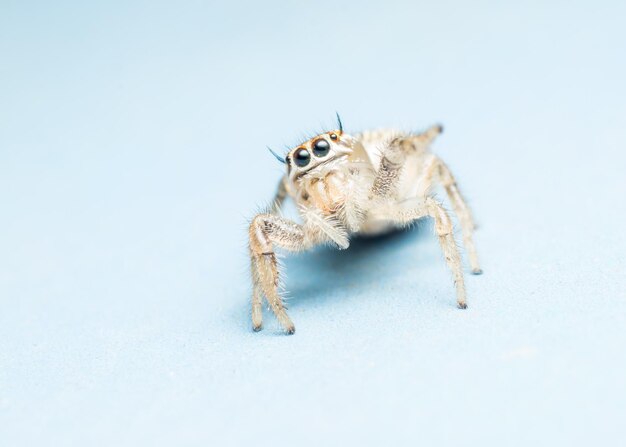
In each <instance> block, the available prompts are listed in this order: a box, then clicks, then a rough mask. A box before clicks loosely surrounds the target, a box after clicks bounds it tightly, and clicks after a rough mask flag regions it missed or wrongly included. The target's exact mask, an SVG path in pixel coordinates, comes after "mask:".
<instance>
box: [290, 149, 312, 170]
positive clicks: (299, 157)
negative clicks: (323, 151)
mask: <svg viewBox="0 0 626 447" xmlns="http://www.w3.org/2000/svg"><path fill="white" fill-rule="evenodd" d="M293 161H294V163H295V164H296V166H300V167H301V168H303V167H304V166H306V165H308V164H309V162H310V161H311V154H310V153H309V151H308V150H306V149H305V148H303V147H301V148H300V149H298V150H297V151H296V152H295V154H293Z"/></svg>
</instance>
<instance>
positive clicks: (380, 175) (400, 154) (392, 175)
mask: <svg viewBox="0 0 626 447" xmlns="http://www.w3.org/2000/svg"><path fill="white" fill-rule="evenodd" d="M442 131H443V129H442V127H441V126H439V125H436V126H432V127H430V128H428V129H427V130H426V131H424V132H422V133H420V134H418V135H406V136H401V137H397V138H394V139H393V140H391V141H390V142H389V145H388V146H387V147H386V148H385V149H384V150H383V153H382V158H381V160H380V164H379V167H378V172H377V174H376V178H375V179H374V184H373V186H372V189H371V191H370V198H372V199H374V200H383V199H389V198H391V199H393V198H396V196H397V187H398V181H399V179H400V174H401V173H402V167H403V166H404V163H405V161H406V159H407V156H408V155H409V154H411V153H424V152H426V151H427V149H428V146H430V144H431V143H432V141H433V140H434V139H435V137H437V135H439V134H440V133H441V132H442Z"/></svg>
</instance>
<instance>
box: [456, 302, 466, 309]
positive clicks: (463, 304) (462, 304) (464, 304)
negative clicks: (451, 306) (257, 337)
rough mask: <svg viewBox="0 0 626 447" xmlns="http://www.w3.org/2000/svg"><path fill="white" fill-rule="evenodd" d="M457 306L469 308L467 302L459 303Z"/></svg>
mask: <svg viewBox="0 0 626 447" xmlns="http://www.w3.org/2000/svg"><path fill="white" fill-rule="evenodd" d="M457 306H459V309H467V303H457Z"/></svg>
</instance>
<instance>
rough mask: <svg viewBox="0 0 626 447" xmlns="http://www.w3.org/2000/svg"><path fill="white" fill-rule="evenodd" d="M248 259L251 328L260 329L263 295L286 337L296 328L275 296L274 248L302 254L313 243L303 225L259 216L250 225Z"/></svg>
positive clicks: (279, 298)
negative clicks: (250, 291)
mask: <svg viewBox="0 0 626 447" xmlns="http://www.w3.org/2000/svg"><path fill="white" fill-rule="evenodd" d="M249 237H250V260H251V270H252V282H253V285H252V328H253V329H254V330H255V331H258V330H260V329H261V328H262V309H261V300H262V295H265V297H266V298H267V301H268V303H269V305H270V307H271V308H272V311H273V312H274V314H275V315H276V318H277V319H278V321H279V322H280V324H281V326H282V327H283V328H284V329H285V331H286V332H287V333H288V334H293V333H294V332H295V330H296V329H295V326H294V324H293V323H292V321H291V319H290V318H289V316H288V315H287V312H286V309H285V305H284V303H283V300H282V298H281V296H280V294H279V293H278V288H279V283H280V281H279V271H278V261H277V259H276V254H275V253H274V246H275V245H276V246H278V247H280V248H284V249H286V250H289V251H302V250H305V249H307V248H309V247H310V246H311V245H312V243H311V242H310V240H311V238H310V237H307V232H306V231H305V228H304V227H303V226H302V225H299V224H297V223H295V222H293V221H291V220H288V219H285V218H282V217H279V216H276V215H272V214H259V215H257V216H256V217H255V218H254V219H253V220H252V222H251V223H250V230H249Z"/></svg>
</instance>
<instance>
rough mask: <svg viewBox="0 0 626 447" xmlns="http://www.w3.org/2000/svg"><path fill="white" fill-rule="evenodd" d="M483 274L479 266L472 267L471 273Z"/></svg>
mask: <svg viewBox="0 0 626 447" xmlns="http://www.w3.org/2000/svg"><path fill="white" fill-rule="evenodd" d="M482 274H483V269H481V268H478V267H477V268H474V269H472V275H482Z"/></svg>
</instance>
